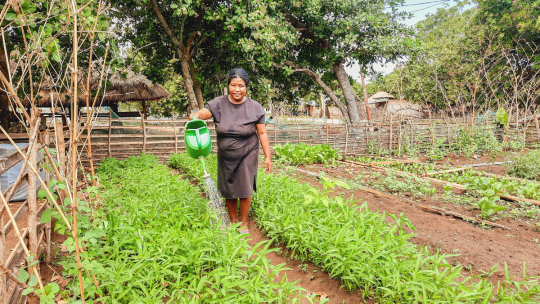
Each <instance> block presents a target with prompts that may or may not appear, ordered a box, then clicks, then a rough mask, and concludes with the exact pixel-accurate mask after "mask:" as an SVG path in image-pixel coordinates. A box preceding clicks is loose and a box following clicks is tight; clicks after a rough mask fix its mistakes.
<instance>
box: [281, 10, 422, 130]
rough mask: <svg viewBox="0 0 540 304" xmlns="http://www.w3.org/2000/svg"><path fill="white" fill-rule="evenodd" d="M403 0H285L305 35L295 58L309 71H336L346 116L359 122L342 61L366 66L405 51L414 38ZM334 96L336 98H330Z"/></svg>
mask: <svg viewBox="0 0 540 304" xmlns="http://www.w3.org/2000/svg"><path fill="white" fill-rule="evenodd" d="M401 3H403V1H389V0H374V1H361V0H350V1H325V0H307V1H301V2H298V1H292V0H291V1H283V2H282V3H281V10H282V14H283V16H284V17H285V18H286V20H287V21H288V22H289V23H290V24H291V26H292V27H293V28H294V29H295V30H296V31H297V32H299V33H300V34H301V37H300V38H299V41H298V43H297V45H296V47H295V50H294V52H293V53H291V61H293V62H295V63H296V64H297V65H298V66H300V67H303V68H304V69H308V70H310V71H313V70H318V71H321V72H326V71H328V69H332V70H333V72H334V74H335V77H336V78H337V80H338V81H339V85H340V87H341V90H342V92H343V97H344V99H345V102H346V105H347V109H348V116H349V119H350V122H351V123H353V124H358V123H360V115H359V112H358V109H357V106H356V99H355V94H354V92H353V90H352V86H351V82H350V79H349V76H348V75H347V73H346V72H345V68H344V65H346V64H351V63H353V62H355V61H356V62H359V63H360V64H361V65H362V66H365V65H367V64H370V63H373V62H375V61H385V60H388V59H392V58H396V57H397V56H399V55H402V54H405V53H406V52H407V51H408V49H409V48H410V47H412V45H411V42H410V41H409V40H408V39H407V34H408V33H409V29H408V28H407V27H406V26H405V25H404V24H403V23H402V22H403V21H404V20H405V19H406V18H407V17H409V15H408V14H407V13H404V12H400V11H398V10H397V9H396V6H397V5H399V4H401ZM332 99H334V98H332Z"/></svg>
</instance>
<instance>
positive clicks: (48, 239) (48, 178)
mask: <svg viewBox="0 0 540 304" xmlns="http://www.w3.org/2000/svg"><path fill="white" fill-rule="evenodd" d="M53 115H54V113H53ZM50 141H51V135H50V134H49V130H47V131H45V140H44V142H45V147H44V150H45V151H46V155H47V157H49V161H50V162H51V166H52V167H53V168H54V170H55V171H56V170H58V169H57V168H56V165H55V164H54V162H53V160H52V157H51V155H50V153H49V150H48V149H47V147H48V146H49V145H50ZM45 182H46V184H47V185H46V187H49V184H50V182H51V174H50V173H49V171H48V170H45ZM59 194H60V193H59ZM59 197H62V195H60V196H59ZM51 228H52V223H51V222H48V223H46V224H45V237H46V238H45V252H46V254H45V262H46V263H47V264H50V263H51Z"/></svg>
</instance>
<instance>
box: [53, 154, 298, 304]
mask: <svg viewBox="0 0 540 304" xmlns="http://www.w3.org/2000/svg"><path fill="white" fill-rule="evenodd" d="M194 161H196V160H194ZM212 165H215V163H214V164H212ZM212 165H211V166H209V167H210V168H213V167H212ZM193 167H194V168H195V167H197V168H200V166H193ZM98 174H99V177H100V180H101V185H102V188H101V191H102V192H101V195H100V197H101V198H102V199H103V206H102V208H101V210H94V212H93V214H92V218H91V219H90V217H89V216H88V215H90V214H87V213H85V212H84V209H83V210H80V211H82V216H88V221H82V226H81V227H80V229H81V231H80V235H81V237H80V238H79V240H80V242H81V246H82V247H83V248H85V251H84V252H83V253H81V258H82V261H83V269H84V272H83V274H84V284H85V292H86V294H85V296H86V297H87V301H88V300H89V299H95V300H97V295H102V297H101V298H99V301H103V302H105V303H164V302H166V303H194V302H196V303H254V302H255V303H263V302H266V303H285V302H289V301H291V302H298V301H299V296H300V295H299V292H301V291H302V289H301V288H299V287H296V286H295V285H294V283H292V282H288V281H287V279H286V278H285V279H283V280H276V278H277V275H278V274H279V273H280V272H282V271H283V270H284V268H283V265H277V266H273V265H271V264H270V262H269V261H268V260H267V259H266V254H268V253H270V252H272V251H275V250H276V249H270V244H269V243H268V242H261V243H259V244H257V245H255V246H253V248H252V247H250V246H249V245H248V243H247V242H246V240H244V239H243V238H242V236H241V235H240V234H238V232H237V231H236V230H235V229H227V230H220V229H219V227H216V226H215V225H213V224H212V220H211V219H212V214H211V212H212V211H211V209H210V208H209V207H208V204H207V201H206V200H205V199H204V198H202V197H201V192H200V190H199V189H198V188H197V187H195V186H193V185H191V183H190V181H189V180H188V179H186V178H181V177H180V178H179V176H176V175H174V174H171V172H170V171H169V169H168V168H167V167H166V166H164V165H161V164H159V162H158V159H157V158H156V157H155V156H151V155H141V156H138V157H131V158H129V159H127V160H123V161H119V160H115V159H105V160H104V161H103V162H102V164H101V166H100V167H99V169H98ZM201 176H202V175H201ZM81 206H82V207H84V204H81ZM63 245H64V246H67V248H68V250H69V251H71V252H72V251H73V250H74V247H75V246H74V239H73V238H72V237H68V238H67V240H66V241H65V242H64V244H63ZM61 264H62V265H63V266H64V275H65V276H66V277H69V276H75V275H76V274H77V271H78V266H77V261H76V259H75V257H73V256H69V257H68V258H67V260H66V261H63V262H61ZM89 271H91V272H92V273H93V274H94V275H95V276H96V278H97V281H98V282H99V283H100V288H96V287H95V286H94V284H93V281H92V278H91V276H90V275H89ZM77 284H78V282H76V280H72V281H71V282H70V283H69V285H68V289H69V290H72V291H73V295H71V296H70V297H69V298H65V300H66V301H67V300H72V301H75V300H76V298H77V297H78V288H75V287H76V285H77Z"/></svg>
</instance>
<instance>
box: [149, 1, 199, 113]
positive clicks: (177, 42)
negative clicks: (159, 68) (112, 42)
mask: <svg viewBox="0 0 540 304" xmlns="http://www.w3.org/2000/svg"><path fill="white" fill-rule="evenodd" d="M151 2H152V8H153V9H154V13H155V14H156V17H157V19H158V21H159V23H160V24H161V27H163V29H164V30H165V33H166V34H167V36H169V38H170V39H171V42H172V44H173V46H174V48H175V49H176V53H177V54H178V58H180V59H181V61H180V63H181V65H182V76H183V77H184V85H185V86H186V91H187V93H188V100H189V103H190V105H191V108H192V109H197V108H198V107H197V98H196V97H195V91H194V90H193V81H192V80H191V74H190V73H189V64H188V60H189V49H188V50H186V47H185V46H184V44H183V43H182V34H180V36H181V37H180V39H178V38H176V36H175V35H174V33H173V32H172V30H171V28H170V27H169V25H168V24H167V20H165V18H164V17H163V15H162V14H161V11H160V10H159V6H158V4H157V1H156V0H151ZM188 45H189V43H188Z"/></svg>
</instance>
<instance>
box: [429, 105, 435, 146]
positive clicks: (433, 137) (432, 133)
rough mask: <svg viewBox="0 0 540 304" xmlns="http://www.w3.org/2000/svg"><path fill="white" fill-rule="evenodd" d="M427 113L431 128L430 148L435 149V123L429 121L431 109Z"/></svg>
mask: <svg viewBox="0 0 540 304" xmlns="http://www.w3.org/2000/svg"><path fill="white" fill-rule="evenodd" d="M428 113H429V127H430V128H431V150H432V151H433V149H435V125H434V124H433V122H432V121H431V111H429V112H428Z"/></svg>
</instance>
